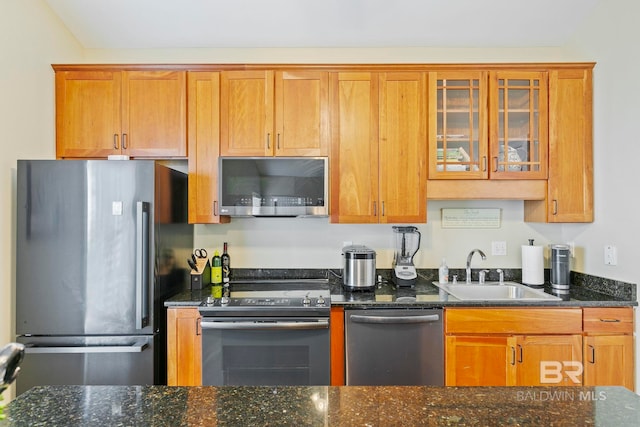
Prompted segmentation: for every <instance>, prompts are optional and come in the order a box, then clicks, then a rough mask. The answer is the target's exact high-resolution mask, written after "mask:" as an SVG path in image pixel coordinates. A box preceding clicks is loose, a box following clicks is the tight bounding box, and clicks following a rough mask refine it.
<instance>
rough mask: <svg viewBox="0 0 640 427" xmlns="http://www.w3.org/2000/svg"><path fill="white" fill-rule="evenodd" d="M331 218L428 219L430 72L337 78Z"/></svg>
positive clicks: (343, 220) (339, 220)
mask: <svg viewBox="0 0 640 427" xmlns="http://www.w3.org/2000/svg"><path fill="white" fill-rule="evenodd" d="M330 96H331V114H332V116H331V131H332V149H331V168H330V169H331V204H330V209H331V221H332V222H334V223H336V222H337V223H417V222H425V221H426V215H427V214H426V155H427V146H426V110H425V108H426V74H425V73H422V72H397V73H395V72H394V73H371V72H353V73H351V72H344V73H332V75H331V91H330Z"/></svg>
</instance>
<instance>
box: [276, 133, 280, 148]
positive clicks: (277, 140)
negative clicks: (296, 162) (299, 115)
mask: <svg viewBox="0 0 640 427" xmlns="http://www.w3.org/2000/svg"><path fill="white" fill-rule="evenodd" d="M276 144H277V147H276V148H277V149H278V150H279V149H280V134H278V136H277V138H276Z"/></svg>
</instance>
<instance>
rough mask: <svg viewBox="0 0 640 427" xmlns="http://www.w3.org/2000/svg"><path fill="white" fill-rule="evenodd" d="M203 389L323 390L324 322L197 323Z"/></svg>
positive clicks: (224, 320) (326, 353) (326, 352)
mask: <svg viewBox="0 0 640 427" xmlns="http://www.w3.org/2000/svg"><path fill="white" fill-rule="evenodd" d="M201 324H202V384H203V385H329V382H330V374H329V373H330V371H329V369H330V357H329V319H327V318H256V319H229V318H218V317H203V318H202V323H201Z"/></svg>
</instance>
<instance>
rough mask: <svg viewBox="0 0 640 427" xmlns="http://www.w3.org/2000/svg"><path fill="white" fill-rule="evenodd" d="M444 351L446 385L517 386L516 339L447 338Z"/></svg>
mask: <svg viewBox="0 0 640 427" xmlns="http://www.w3.org/2000/svg"><path fill="white" fill-rule="evenodd" d="M445 347H446V362H445V365H446V374H445V382H446V385H448V386H507V385H515V381H516V339H515V338H514V337H510V336H462V335H460V336H459V335H448V336H447V337H446V346H445Z"/></svg>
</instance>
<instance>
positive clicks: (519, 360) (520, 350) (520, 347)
mask: <svg viewBox="0 0 640 427" xmlns="http://www.w3.org/2000/svg"><path fill="white" fill-rule="evenodd" d="M518 351H519V352H520V358H519V359H518V363H522V359H523V357H522V346H521V345H520V344H518Z"/></svg>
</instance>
